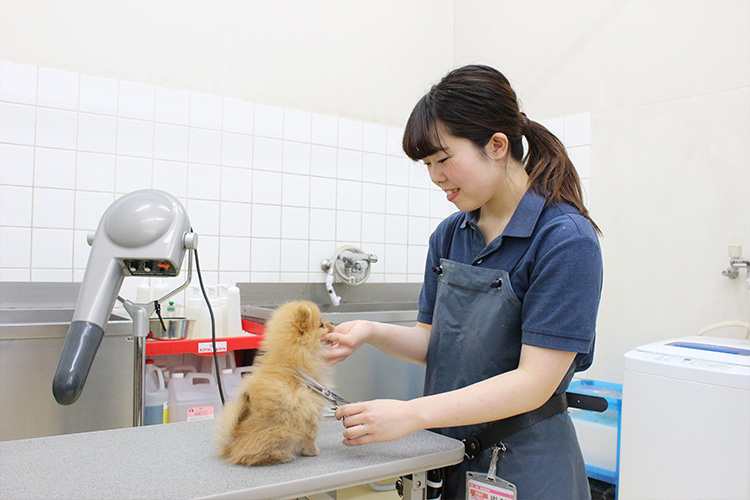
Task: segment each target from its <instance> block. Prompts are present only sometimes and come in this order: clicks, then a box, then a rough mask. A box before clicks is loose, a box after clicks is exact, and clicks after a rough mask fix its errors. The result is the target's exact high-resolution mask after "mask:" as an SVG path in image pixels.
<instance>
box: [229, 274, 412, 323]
mask: <svg viewBox="0 0 750 500" xmlns="http://www.w3.org/2000/svg"><path fill="white" fill-rule="evenodd" d="M237 286H239V287H240V290H241V296H242V302H243V304H244V305H243V307H242V316H243V317H244V318H245V319H249V320H252V321H258V322H264V321H265V320H267V319H268V318H269V317H270V316H271V312H272V311H273V310H274V309H276V308H277V307H278V306H279V305H281V304H283V303H284V302H288V301H290V300H309V301H311V302H314V303H316V304H318V307H320V310H321V312H322V313H323V319H324V320H325V321H330V322H331V323H343V322H344V321H352V320H355V319H363V320H369V321H378V322H381V323H395V324H405V325H408V324H412V325H413V324H414V323H415V322H416V320H417V309H418V303H417V299H418V297H419V290H420V288H421V285H420V284H418V283H366V284H364V285H360V286H348V285H346V284H343V283H339V284H337V285H336V286H337V288H336V290H337V291H338V293H339V294H340V295H341V297H342V299H343V300H342V302H341V304H340V305H338V306H333V305H331V303H330V301H329V300H328V296H327V294H326V291H325V287H324V285H323V283H258V284H255V283H238V284H237Z"/></svg>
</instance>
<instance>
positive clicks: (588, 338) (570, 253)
mask: <svg viewBox="0 0 750 500" xmlns="http://www.w3.org/2000/svg"><path fill="white" fill-rule="evenodd" d="M545 203H546V200H545V198H543V197H542V196H540V195H538V194H536V193H534V192H531V191H527V192H526V194H524V196H523V198H522V199H521V201H520V203H519V204H518V207H516V211H515V212H514V213H513V217H512V218H511V220H510V222H508V225H507V226H506V227H505V230H504V231H503V233H502V234H501V235H500V236H498V237H497V238H495V239H494V240H493V241H492V242H490V244H489V245H487V244H486V243H485V240H484V236H483V235H482V233H481V231H480V230H479V228H478V227H477V225H476V220H477V217H478V216H479V211H478V210H477V211H474V212H456V213H454V214H452V215H450V216H449V217H448V218H446V219H445V220H444V221H443V222H441V223H440V225H439V226H438V227H437V229H435V231H434V232H433V233H432V235H431V236H430V248H429V252H428V255H427V263H426V268H425V278H424V283H423V285H422V292H421V294H420V297H419V315H418V317H417V320H418V321H420V322H422V323H426V324H432V312H433V309H434V307H435V297H436V294H437V283H438V281H437V276H436V275H435V273H434V272H433V270H432V269H433V267H435V266H439V265H440V259H441V258H444V259H448V260H452V261H455V262H460V263H462V264H468V265H474V266H482V267H486V268H490V269H501V270H504V271H506V272H507V273H508V274H509V276H510V282H511V283H510V284H511V288H512V289H513V292H514V293H515V295H516V297H518V300H519V301H520V302H521V330H522V331H521V343H523V344H527V345H533V346H536V347H545V348H549V349H556V350H562V351H570V352H576V353H578V355H577V356H576V371H581V370H585V369H586V368H588V367H589V366H590V365H591V362H592V360H593V353H594V338H595V329H596V315H597V311H598V309H599V300H600V298H601V289H602V275H603V269H602V255H601V248H600V246H599V239H598V238H597V235H596V231H595V230H594V228H593V226H592V225H591V223H590V222H589V221H588V220H587V219H586V218H584V217H583V216H582V215H580V214H579V213H578V211H577V210H576V209H575V208H574V207H572V206H570V205H565V204H549V205H545Z"/></svg>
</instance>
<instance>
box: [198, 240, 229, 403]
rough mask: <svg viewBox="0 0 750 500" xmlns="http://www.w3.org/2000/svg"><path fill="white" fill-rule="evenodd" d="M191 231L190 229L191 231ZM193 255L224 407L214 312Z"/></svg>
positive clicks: (217, 381)
mask: <svg viewBox="0 0 750 500" xmlns="http://www.w3.org/2000/svg"><path fill="white" fill-rule="evenodd" d="M191 231H192V229H191ZM193 255H195V271H196V273H197V274H198V283H200V286H201V292H202V293H203V299H204V300H205V301H206V306H208V314H209V316H210V317H211V348H212V350H213V357H214V368H216V383H217V385H218V386H219V397H220V398H221V404H222V406H223V405H224V390H223V388H222V383H221V370H219V357H218V356H217V354H216V320H215V319H214V310H213V308H211V301H209V300H208V294H207V293H206V288H205V287H204V286H203V276H202V275H201V265H200V262H198V249H197V248H194V249H193Z"/></svg>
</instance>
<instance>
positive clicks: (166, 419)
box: [161, 403, 169, 424]
mask: <svg viewBox="0 0 750 500" xmlns="http://www.w3.org/2000/svg"><path fill="white" fill-rule="evenodd" d="M168 422H169V403H164V411H163V412H162V419H161V423H162V424H166V423H168Z"/></svg>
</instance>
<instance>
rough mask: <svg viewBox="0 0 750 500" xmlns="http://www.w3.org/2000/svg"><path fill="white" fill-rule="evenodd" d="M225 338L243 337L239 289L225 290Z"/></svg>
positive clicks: (230, 288) (231, 287)
mask: <svg viewBox="0 0 750 500" xmlns="http://www.w3.org/2000/svg"><path fill="white" fill-rule="evenodd" d="M226 325H227V337H240V336H242V335H245V332H244V331H243V330H242V311H241V309H240V289H239V288H237V287H236V286H230V287H229V288H228V289H227V322H226Z"/></svg>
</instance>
